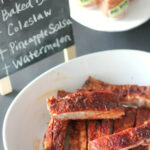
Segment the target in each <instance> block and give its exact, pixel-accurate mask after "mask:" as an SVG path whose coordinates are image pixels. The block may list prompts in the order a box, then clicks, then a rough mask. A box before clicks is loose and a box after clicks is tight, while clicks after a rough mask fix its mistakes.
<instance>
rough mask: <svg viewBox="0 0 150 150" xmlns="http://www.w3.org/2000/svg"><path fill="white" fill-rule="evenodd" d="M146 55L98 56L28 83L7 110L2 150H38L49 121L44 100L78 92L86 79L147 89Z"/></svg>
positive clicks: (110, 53)
mask: <svg viewBox="0 0 150 150" xmlns="http://www.w3.org/2000/svg"><path fill="white" fill-rule="evenodd" d="M149 68H150V54H149V53H146V52H141V51H133V50H113V51H105V52H98V53H94V54H90V55H86V56H83V57H79V58H76V59H74V60H72V61H70V62H68V63H64V64H61V65H59V66H57V67H54V68H53V69H50V70H49V71H47V72H45V73H44V74H42V75H40V76H39V77H38V78H36V79H35V80H34V81H32V82H31V83H29V84H28V85H27V86H26V87H25V88H24V89H23V90H22V91H21V92H20V94H19V95H18V96H17V97H16V98H15V100H14V101H13V102H12V104H11V106H10V107H9V109H8V111H7V113H6V116H5V119H4V124H3V142H4V148H5V150H42V139H43V135H44V132H45V130H46V127H47V123H48V121H49V119H50V117H49V113H48V111H47V108H46V100H45V99H46V98H47V97H49V96H52V95H56V92H57V90H58V89H64V90H67V91H74V90H75V89H77V88H78V89H79V88H81V86H82V84H83V83H84V81H85V80H86V79H87V78H88V76H89V75H91V76H93V77H95V78H97V79H101V80H103V81H106V82H109V83H114V84H139V85H150V69H149Z"/></svg>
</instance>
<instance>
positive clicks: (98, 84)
mask: <svg viewBox="0 0 150 150" xmlns="http://www.w3.org/2000/svg"><path fill="white" fill-rule="evenodd" d="M83 89H84V90H99V91H107V92H112V93H115V94H117V95H118V96H119V99H120V101H121V102H122V103H123V104H127V105H137V106H145V107H148V108H150V86H138V85H112V84H108V83H105V82H102V81H100V80H96V79H94V78H92V77H89V78H88V80H87V81H86V82H85V84H84V85H83Z"/></svg>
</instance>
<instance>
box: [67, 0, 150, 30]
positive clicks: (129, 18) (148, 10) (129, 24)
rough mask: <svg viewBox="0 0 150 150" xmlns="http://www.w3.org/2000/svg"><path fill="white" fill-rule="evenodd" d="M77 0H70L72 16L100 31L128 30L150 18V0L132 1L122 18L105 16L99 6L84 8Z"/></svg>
mask: <svg viewBox="0 0 150 150" xmlns="http://www.w3.org/2000/svg"><path fill="white" fill-rule="evenodd" d="M76 1H77V0H69V3H70V13H71V17H72V18H73V19H74V20H76V21H77V22H78V23H80V24H82V25H84V26H86V27H89V28H91V29H94V30H98V31H108V32H119V31H127V30H130V29H133V28H135V27H138V26H140V25H141V24H143V23H145V22H146V21H148V20H149V19H150V0H135V1H134V2H131V3H130V4H131V5H130V6H129V8H128V11H127V13H126V15H125V16H124V17H123V18H122V19H120V20H113V19H110V18H107V17H105V16H104V15H103V14H102V13H101V11H100V10H99V8H97V9H86V8H82V7H80V6H79V5H78V4H77V2H76Z"/></svg>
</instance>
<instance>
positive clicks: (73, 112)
mask: <svg viewBox="0 0 150 150" xmlns="http://www.w3.org/2000/svg"><path fill="white" fill-rule="evenodd" d="M47 107H48V109H49V111H50V114H51V116H53V117H55V118H57V119H62V120H78V119H116V118H120V117H121V116H123V115H124V110H122V108H121V107H120V106H119V103H118V100H117V96H116V95H114V94H111V93H106V92H76V93H73V94H69V95H67V96H66V97H64V98H62V99H56V98H54V97H52V98H51V99H48V100H47Z"/></svg>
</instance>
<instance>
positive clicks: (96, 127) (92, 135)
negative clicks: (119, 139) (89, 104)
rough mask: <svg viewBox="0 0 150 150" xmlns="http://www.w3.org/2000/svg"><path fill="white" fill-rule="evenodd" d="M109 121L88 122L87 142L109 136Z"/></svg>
mask: <svg viewBox="0 0 150 150" xmlns="http://www.w3.org/2000/svg"><path fill="white" fill-rule="evenodd" d="M110 127H111V121H110V120H90V121H89V124H88V141H92V140H94V139H97V138H99V137H101V136H104V135H109V134H110Z"/></svg>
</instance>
